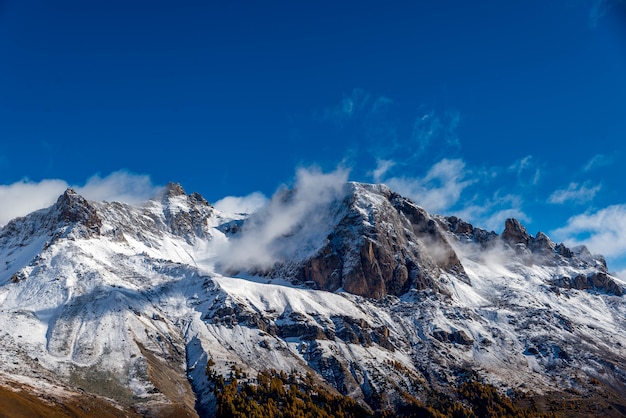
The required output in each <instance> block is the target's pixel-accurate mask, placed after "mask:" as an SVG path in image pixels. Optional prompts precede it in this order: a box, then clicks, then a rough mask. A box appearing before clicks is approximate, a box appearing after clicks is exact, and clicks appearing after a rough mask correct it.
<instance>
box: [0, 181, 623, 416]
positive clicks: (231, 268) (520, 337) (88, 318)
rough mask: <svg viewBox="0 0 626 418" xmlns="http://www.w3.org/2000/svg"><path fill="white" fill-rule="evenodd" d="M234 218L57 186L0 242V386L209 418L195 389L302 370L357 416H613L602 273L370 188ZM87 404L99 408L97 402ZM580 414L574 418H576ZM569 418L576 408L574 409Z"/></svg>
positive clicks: (563, 252)
mask: <svg viewBox="0 0 626 418" xmlns="http://www.w3.org/2000/svg"><path fill="white" fill-rule="evenodd" d="M300 192H301V191H299V190H291V191H285V192H283V193H280V194H278V195H277V196H275V197H274V198H273V199H272V201H271V202H270V203H269V204H268V206H267V207H266V208H264V209H262V210H260V211H259V212H257V213H255V214H253V215H250V216H248V215H245V214H229V213H223V212H220V211H218V210H217V209H215V208H214V207H212V206H211V205H210V204H209V203H208V202H207V201H206V200H205V199H203V198H202V197H201V196H200V195H198V194H195V193H194V194H191V195H188V194H186V193H185V191H184V190H183V189H182V188H181V187H180V186H179V185H177V184H170V185H168V186H167V187H166V188H165V189H164V190H163V192H162V193H161V194H160V195H159V196H156V197H155V198H154V199H153V200H150V201H148V202H147V203H146V204H144V205H143V206H141V207H134V206H129V205H126V204H121V203H116V202H111V203H109V202H91V201H87V200H85V199H84V198H83V197H81V196H80V195H78V194H76V193H75V192H74V191H73V190H71V189H68V190H67V191H66V192H65V193H64V194H63V195H62V196H60V197H59V199H58V201H57V203H56V204H55V205H53V206H51V207H49V208H47V209H42V210H39V211H37V212H34V213H32V214H30V215H28V216H26V217H23V218H18V219H15V220H13V221H11V222H10V223H9V224H7V225H6V226H4V227H3V228H2V229H0V260H1V263H2V264H1V265H0V347H1V348H2V349H1V350H0V387H12V388H14V389H15V388H22V390H23V391H27V392H28V393H30V394H34V395H35V396H37V397H39V398H40V399H47V402H48V403H49V404H50V405H53V406H54V405H57V406H58V405H66V407H67V405H73V402H78V401H76V399H79V398H80V399H85V398H86V397H89V399H92V402H93V403H94V404H93V405H99V406H93V405H92V406H91V408H100V409H93V410H94V411H95V410H98V411H100V413H102V414H103V415H102V416H106V415H104V413H103V412H102V411H104V410H105V409H106V408H113V409H114V410H117V411H121V412H122V413H123V414H125V415H127V416H136V415H144V416H197V415H200V416H212V415H213V414H214V413H215V402H216V398H215V391H214V384H213V382H212V381H211V377H210V376H209V374H208V373H207V366H208V367H209V368H210V369H211V371H212V373H215V374H219V375H222V376H228V375H229V373H232V370H234V369H235V368H236V369H237V370H240V371H241V372H243V373H244V375H245V376H248V377H249V378H253V377H254V376H256V374H257V373H258V372H260V371H262V370H267V369H276V370H283V371H285V372H289V371H292V370H297V371H300V372H302V373H303V374H304V373H307V372H309V373H311V375H313V376H314V378H315V379H316V380H317V381H318V382H320V384H324V385H326V386H325V387H328V388H329V389H330V390H333V391H336V392H338V393H341V394H343V395H347V396H350V397H352V398H354V399H356V400H357V401H358V402H360V403H361V404H362V405H363V406H364V407H365V408H367V409H369V410H372V411H374V410H384V409H393V408H395V407H396V406H397V405H398V403H399V402H402V400H403V399H404V398H403V397H405V396H406V395H407V394H408V395H410V396H412V397H415V398H416V399H419V400H422V401H424V402H427V400H428V397H429V394H430V393H432V392H433V391H435V392H437V393H444V394H448V395H449V396H454V388H455V387H456V385H457V384H458V382H459V381H460V380H462V379H465V378H466V377H467V376H468V375H469V374H471V375H472V376H473V378H475V379H479V380H480V381H483V382H486V383H489V384H492V385H494V386H496V387H497V388H499V389H500V390H501V391H502V393H508V394H509V395H512V394H514V395H512V396H517V397H520V396H521V395H520V394H522V393H525V394H526V395H524V396H525V397H527V398H529V399H533V402H539V401H537V400H541V399H543V400H545V399H548V398H550V397H552V399H554V398H555V396H556V395H554V394H558V399H559V400H560V402H561V403H560V404H559V403H557V404H548V403H547V401H545V402H543V401H541V402H543V403H541V402H539V405H540V406H541V407H542V408H544V409H545V410H550V408H553V409H554V408H556V409H555V410H558V408H561V407H562V406H563V402H570V401H571V402H577V404H578V405H579V406H580V408H581V409H579V412H580V413H581V414H583V413H588V411H591V409H589V408H591V406H590V405H594V404H595V405H598V406H597V407H598V408H600V409H598V411H600V410H601V411H602V413H606V414H614V415H615V416H620V415H619V414H626V401H624V399H626V321H625V318H626V303H625V302H626V301H625V299H624V289H625V283H624V282H622V281H620V280H619V279H618V278H616V277H613V276H612V275H610V274H609V272H608V270H607V266H606V263H605V262H604V259H603V258H602V257H600V256H594V255H592V254H590V253H589V251H588V250H587V249H586V248H584V247H581V248H572V249H570V248H567V247H566V246H565V245H563V244H556V243H554V242H552V241H551V240H550V239H549V238H548V237H547V236H546V235H545V234H543V233H538V234H537V235H535V236H532V235H530V234H529V233H528V232H527V231H526V230H525V229H524V227H523V226H522V225H521V224H520V223H519V222H518V221H516V220H507V222H506V224H505V226H504V230H503V232H502V233H501V234H499V235H498V234H496V233H494V232H488V231H485V230H482V229H479V228H476V227H474V226H472V225H470V224H468V223H466V222H464V221H462V220H460V219H458V218H455V217H444V216H435V215H431V214H428V213H427V212H426V211H424V210H423V209H421V208H420V207H419V206H417V205H416V204H415V203H413V202H411V201H410V200H408V199H406V198H403V197H402V196H400V195H398V194H396V193H394V192H392V191H391V190H389V189H388V188H387V187H386V186H383V185H368V184H360V183H347V184H341V185H334V186H332V187H326V188H324V189H323V190H321V191H318V193H317V194H316V195H315V196H313V198H307V199H304V198H302V196H301V195H299V193H300ZM103 405H105V406H103ZM585 408H586V409H585ZM584 411H587V412H584Z"/></svg>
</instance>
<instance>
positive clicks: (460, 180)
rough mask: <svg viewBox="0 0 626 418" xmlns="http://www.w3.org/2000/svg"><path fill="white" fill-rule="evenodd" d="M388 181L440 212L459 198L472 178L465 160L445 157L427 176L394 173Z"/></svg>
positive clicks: (389, 184) (398, 189)
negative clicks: (413, 176) (397, 175)
mask: <svg viewBox="0 0 626 418" xmlns="http://www.w3.org/2000/svg"><path fill="white" fill-rule="evenodd" d="M385 183H386V184H387V185H388V186H389V187H391V188H392V189H394V190H396V191H397V192H398V193H400V194H403V195H405V196H407V197H409V198H411V199H413V200H414V201H415V202H416V203H417V204H418V205H420V206H422V207H423V208H424V209H426V210H427V211H429V212H434V213H441V211H445V210H447V209H450V208H451V207H452V206H454V205H455V204H456V203H457V202H458V201H459V198H460V197H461V193H462V192H463V190H464V189H465V188H466V187H468V186H469V185H470V184H472V183H473V180H471V179H470V178H469V176H468V173H467V172H466V170H465V163H464V162H463V161H462V160H458V159H456V160H449V159H443V160H441V161H439V162H438V163H436V164H435V165H433V166H432V167H431V168H430V170H428V172H427V173H426V175H425V176H424V177H421V178H411V177H391V178H388V179H386V180H385Z"/></svg>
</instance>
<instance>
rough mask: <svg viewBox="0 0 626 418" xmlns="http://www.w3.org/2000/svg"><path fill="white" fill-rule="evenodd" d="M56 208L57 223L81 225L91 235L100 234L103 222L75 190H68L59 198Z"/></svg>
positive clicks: (90, 205) (93, 208) (94, 209)
mask: <svg viewBox="0 0 626 418" xmlns="http://www.w3.org/2000/svg"><path fill="white" fill-rule="evenodd" d="M54 208H55V213H56V219H57V221H59V222H61V223H63V224H81V225H83V226H85V227H86V228H87V232H88V233H90V234H91V233H95V234H99V233H100V228H101V227H102V220H101V219H100V217H99V216H98V212H97V210H96V208H95V207H94V206H93V205H92V204H90V203H89V202H88V201H87V199H85V198H84V197H82V196H81V195H79V194H78V193H76V191H75V190H74V189H71V188H68V189H67V190H66V191H65V192H64V193H63V194H62V195H61V196H59V198H58V200H57V202H56V204H55V206H54Z"/></svg>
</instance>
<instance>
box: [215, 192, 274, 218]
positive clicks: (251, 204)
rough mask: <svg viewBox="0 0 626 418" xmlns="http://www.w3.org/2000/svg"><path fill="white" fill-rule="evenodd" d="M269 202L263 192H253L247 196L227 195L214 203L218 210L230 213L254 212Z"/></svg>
mask: <svg viewBox="0 0 626 418" xmlns="http://www.w3.org/2000/svg"><path fill="white" fill-rule="evenodd" d="M267 202H268V199H267V197H265V195H264V194H263V193H261V192H253V193H250V194H249V195H246V196H226V197H224V198H222V199H220V200H218V201H217V202H215V203H214V204H213V206H215V208H216V209H217V210H221V211H222V212H229V213H254V212H256V211H257V210H259V209H261V208H262V207H263V206H265V205H266V204H267Z"/></svg>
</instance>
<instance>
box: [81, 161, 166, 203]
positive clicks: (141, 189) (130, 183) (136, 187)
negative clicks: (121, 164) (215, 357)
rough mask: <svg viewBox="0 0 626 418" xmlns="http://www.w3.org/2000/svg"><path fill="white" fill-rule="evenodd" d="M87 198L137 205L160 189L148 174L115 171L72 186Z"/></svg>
mask: <svg viewBox="0 0 626 418" xmlns="http://www.w3.org/2000/svg"><path fill="white" fill-rule="evenodd" d="M74 187H75V189H76V191H77V192H78V193H80V194H81V195H82V196H83V197H85V199H87V200H96V201H102V200H106V201H115V202H124V203H129V204H131V205H137V204H140V203H143V202H145V201H146V200H148V199H150V198H151V197H153V196H154V195H155V194H156V193H157V192H158V191H159V189H160V187H159V186H154V185H153V184H152V181H151V180H150V176H147V175H143V174H133V173H130V172H127V171H123V170H122V171H115V172H113V173H111V174H109V175H108V176H105V177H100V175H98V174H97V175H95V176H92V177H90V178H89V179H88V180H87V182H86V183H85V185H84V186H74Z"/></svg>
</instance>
